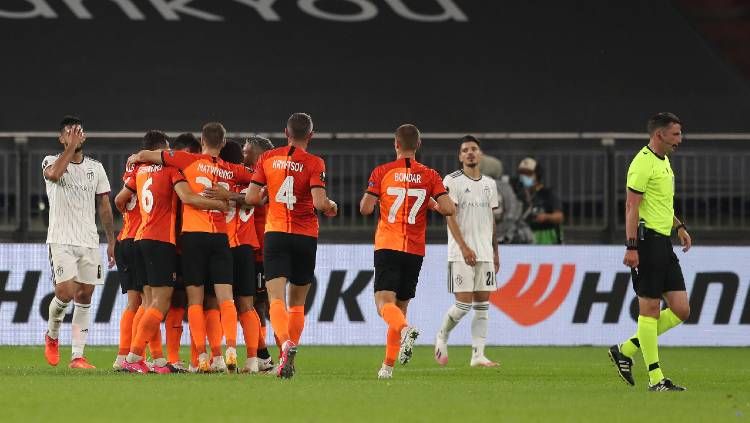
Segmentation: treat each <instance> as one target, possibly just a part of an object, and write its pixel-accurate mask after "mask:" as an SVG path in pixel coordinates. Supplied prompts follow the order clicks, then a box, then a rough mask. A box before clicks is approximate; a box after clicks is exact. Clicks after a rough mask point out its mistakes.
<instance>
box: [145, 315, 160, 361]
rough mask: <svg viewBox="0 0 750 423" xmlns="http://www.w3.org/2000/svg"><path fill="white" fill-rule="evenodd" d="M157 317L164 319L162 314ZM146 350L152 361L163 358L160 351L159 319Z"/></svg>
mask: <svg viewBox="0 0 750 423" xmlns="http://www.w3.org/2000/svg"><path fill="white" fill-rule="evenodd" d="M159 315H161V316H162V318H164V315H163V314H161V313H159ZM141 320H143V319H141ZM148 350H149V351H150V352H151V359H152V360H156V359H157V358H164V350H163V349H162V342H161V319H159V324H158V325H157V326H156V332H155V333H154V336H153V337H151V339H149V340H148Z"/></svg>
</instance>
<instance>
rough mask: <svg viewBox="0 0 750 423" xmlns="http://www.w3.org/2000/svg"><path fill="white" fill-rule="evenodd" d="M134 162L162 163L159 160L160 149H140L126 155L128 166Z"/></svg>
mask: <svg viewBox="0 0 750 423" xmlns="http://www.w3.org/2000/svg"><path fill="white" fill-rule="evenodd" d="M136 163H151V164H164V163H163V162H162V160H161V150H156V151H151V150H141V151H139V152H137V153H135V154H132V155H131V156H130V157H128V166H132V165H135V164H136Z"/></svg>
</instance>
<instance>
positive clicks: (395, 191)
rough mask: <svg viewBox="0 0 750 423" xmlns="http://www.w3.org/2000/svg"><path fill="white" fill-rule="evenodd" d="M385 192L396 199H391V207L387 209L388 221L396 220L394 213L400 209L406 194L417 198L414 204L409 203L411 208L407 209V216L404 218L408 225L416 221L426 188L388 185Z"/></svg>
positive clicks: (425, 196) (425, 194)
mask: <svg viewBox="0 0 750 423" xmlns="http://www.w3.org/2000/svg"><path fill="white" fill-rule="evenodd" d="M387 193H388V195H392V196H394V197H396V199H395V200H393V205H391V209H390V210H389V211H388V223H394V222H396V213H398V211H399V209H401V206H402V205H403V204H404V200H405V199H406V197H407V196H409V197H416V198H417V199H416V200H414V204H412V205H411V210H409V216H408V218H407V219H406V222H407V223H409V224H410V225H413V224H414V223H416V222H417V212H419V209H420V208H421V207H422V204H424V200H425V198H427V190H425V189H421V188H409V189H408V190H407V189H406V188H400V187H388V191H387Z"/></svg>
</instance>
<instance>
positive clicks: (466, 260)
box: [435, 135, 500, 367]
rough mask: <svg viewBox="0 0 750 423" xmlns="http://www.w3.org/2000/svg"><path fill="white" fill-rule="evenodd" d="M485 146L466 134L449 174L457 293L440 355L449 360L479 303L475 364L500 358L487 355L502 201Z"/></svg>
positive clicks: (452, 285)
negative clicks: (459, 328) (483, 168)
mask: <svg viewBox="0 0 750 423" xmlns="http://www.w3.org/2000/svg"><path fill="white" fill-rule="evenodd" d="M481 158H482V150H481V147H480V143H479V140H478V139H476V138H475V137H473V136H471V135H466V136H464V137H463V138H462V139H461V146H460V148H459V152H458V160H459V161H460V162H461V165H462V168H461V170H458V171H456V172H453V173H451V174H450V175H448V176H446V177H445V179H444V180H443V184H444V185H445V188H446V189H447V190H448V195H449V196H450V198H451V200H453V202H454V203H455V204H456V214H455V215H453V216H447V217H446V219H447V221H448V291H449V292H451V293H453V294H454V295H455V297H456V303H455V304H453V305H452V306H451V307H450V308H449V309H448V312H447V313H446V314H445V317H444V318H443V324H442V326H441V328H440V331H439V332H438V334H437V337H436V341H435V361H437V362H438V363H439V364H440V365H443V366H444V365H445V364H447V363H448V336H449V335H450V332H451V330H453V328H454V327H456V325H457V324H458V322H459V321H461V319H462V318H463V317H464V316H465V315H466V314H468V313H469V311H471V309H472V308H473V309H474V318H473V319H472V322H471V346H472V355H471V362H470V364H471V366H472V367H494V366H497V365H498V363H495V362H493V361H491V360H489V359H488V358H487V357H485V355H484V345H485V343H486V340H487V323H488V319H489V304H490V303H489V298H490V293H491V292H492V291H494V290H495V276H496V274H497V272H498V271H499V270H500V256H499V253H498V249H497V239H496V236H495V218H494V215H493V209H496V208H497V207H498V197H497V185H496V184H495V180H494V179H492V178H490V177H488V176H485V175H482V173H481V172H480V171H479V162H480V160H481Z"/></svg>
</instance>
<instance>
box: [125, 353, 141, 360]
mask: <svg viewBox="0 0 750 423" xmlns="http://www.w3.org/2000/svg"><path fill="white" fill-rule="evenodd" d="M125 360H126V361H127V362H128V363H137V362H139V361H141V360H143V357H141V356H140V355H137V354H134V353H132V352H131V353H128V355H127V356H126V357H125Z"/></svg>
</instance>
